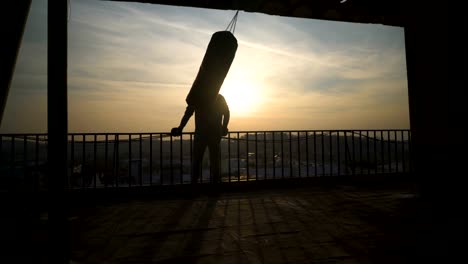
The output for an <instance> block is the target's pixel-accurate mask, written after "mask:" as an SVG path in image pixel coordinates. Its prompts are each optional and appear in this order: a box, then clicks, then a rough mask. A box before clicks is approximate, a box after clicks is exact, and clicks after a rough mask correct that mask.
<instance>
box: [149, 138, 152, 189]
mask: <svg viewBox="0 0 468 264" xmlns="http://www.w3.org/2000/svg"><path fill="white" fill-rule="evenodd" d="M149 177H150V178H149V183H150V186H153V133H151V134H150V135H149Z"/></svg>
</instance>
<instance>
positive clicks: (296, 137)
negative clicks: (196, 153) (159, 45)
mask: <svg viewBox="0 0 468 264" xmlns="http://www.w3.org/2000/svg"><path fill="white" fill-rule="evenodd" d="M0 139H1V140H0V149H1V153H2V156H1V157H2V159H1V162H0V164H1V166H0V167H1V169H2V173H1V174H2V177H4V179H6V180H5V181H4V182H7V183H8V184H6V185H2V194H14V195H13V196H10V197H16V198H18V197H23V198H24V197H29V198H27V199H26V198H24V199H22V198H18V199H17V201H18V203H20V206H17V205H16V206H13V207H9V206H8V204H7V205H6V208H11V211H10V212H13V213H11V214H9V216H10V217H7V218H5V219H3V221H6V222H5V223H3V224H2V226H4V227H9V228H8V230H10V231H9V232H7V235H6V236H4V239H5V240H6V241H9V242H10V243H12V241H14V242H15V243H18V244H21V245H22V246H21V247H19V248H28V249H29V250H30V252H31V254H30V255H27V256H26V255H21V254H20V253H19V252H17V254H14V253H13V254H11V255H12V256H14V258H15V260H25V261H27V260H35V261H37V260H41V261H40V262H46V261H47V255H46V254H45V252H46V249H45V248H44V245H46V243H44V242H47V237H48V235H47V234H48V228H47V223H48V214H47V209H46V208H45V207H44V205H45V204H46V203H45V202H44V200H43V198H44V194H47V192H48V191H47V189H48V188H47V180H46V179H47V177H46V173H47V166H48V165H47V156H46V153H47V150H46V148H47V136H46V135H45V134H40V135H39V134H34V135H33V134H27V135H18V134H16V135H5V134H4V135H1V136H0ZM192 139H193V134H191V133H186V134H184V135H182V136H180V137H171V136H170V135H168V134H166V133H138V134H135V133H132V134H118V133H105V134H70V135H69V146H68V149H69V156H68V160H69V166H68V167H69V173H68V175H67V180H68V181H67V182H68V189H67V195H66V197H67V203H68V205H69V207H68V225H69V230H70V246H69V252H70V257H71V260H72V261H73V262H72V263H149V262H151V263H153V262H154V263H325V262H326V263H329V262H334V263H335V262H338V263H405V262H413V261H414V260H415V259H416V258H419V257H420V255H419V251H418V249H419V248H416V245H420V243H421V239H422V237H423V236H421V234H424V233H425V232H427V231H428V230H429V229H430V228H431V224H430V223H429V220H426V219H421V216H420V214H419V213H418V212H419V211H418V208H420V204H419V202H418V201H419V199H418V197H417V196H416V195H415V193H416V192H415V190H414V188H413V179H412V174H411V171H412V163H411V160H410V155H411V136H410V132H409V131H408V130H353V131H350V130H346V131H345V130H340V131H249V132H230V133H229V135H228V136H227V137H225V138H223V140H222V144H221V148H222V151H221V159H222V161H223V163H222V172H223V177H222V182H221V183H220V184H217V185H213V184H211V178H210V174H209V170H208V166H209V164H208V159H207V161H206V163H204V171H203V174H202V175H203V177H202V178H201V180H200V182H201V184H199V185H198V186H196V187H195V186H192V185H191V184H190V177H191V175H190V161H191V153H192V151H191V150H192V147H191V146H192ZM18 194H19V195H18ZM22 194H28V195H25V196H23V195H22ZM30 197H34V198H33V199H31V198H30ZM14 199H15V198H14ZM10 200H11V199H10ZM31 200H33V202H31ZM18 215H19V216H20V217H18ZM18 219H21V220H20V221H18ZM12 227H13V228H12ZM8 234H11V237H10V236H9V235H8ZM25 241H27V243H25ZM418 243H419V244H418ZM13 244H14V243H13ZM13 248H18V247H13ZM10 253H12V252H10Z"/></svg>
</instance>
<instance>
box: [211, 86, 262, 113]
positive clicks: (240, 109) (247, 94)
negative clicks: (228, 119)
mask: <svg viewBox="0 0 468 264" xmlns="http://www.w3.org/2000/svg"><path fill="white" fill-rule="evenodd" d="M259 88H260V87H259V86H258V85H255V83H254V82H252V81H250V80H247V79H226V80H225V82H224V83H223V86H222V88H221V91H220V93H221V94H222V95H223V96H224V98H225V99H226V102H227V104H228V106H229V109H230V111H231V115H234V116H248V115H249V114H252V113H253V112H255V110H257V108H258V106H259V105H260V103H261V101H260V100H261V98H260V96H259V94H260V92H259Z"/></svg>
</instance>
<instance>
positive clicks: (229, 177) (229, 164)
mask: <svg viewBox="0 0 468 264" xmlns="http://www.w3.org/2000/svg"><path fill="white" fill-rule="evenodd" d="M228 181H229V182H231V133H230V132H229V133H228Z"/></svg>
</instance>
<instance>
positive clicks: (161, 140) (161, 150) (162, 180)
mask: <svg viewBox="0 0 468 264" xmlns="http://www.w3.org/2000/svg"><path fill="white" fill-rule="evenodd" d="M163 170H164V166H163V134H162V133H160V134H159V185H163V182H164V179H163Z"/></svg>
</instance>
